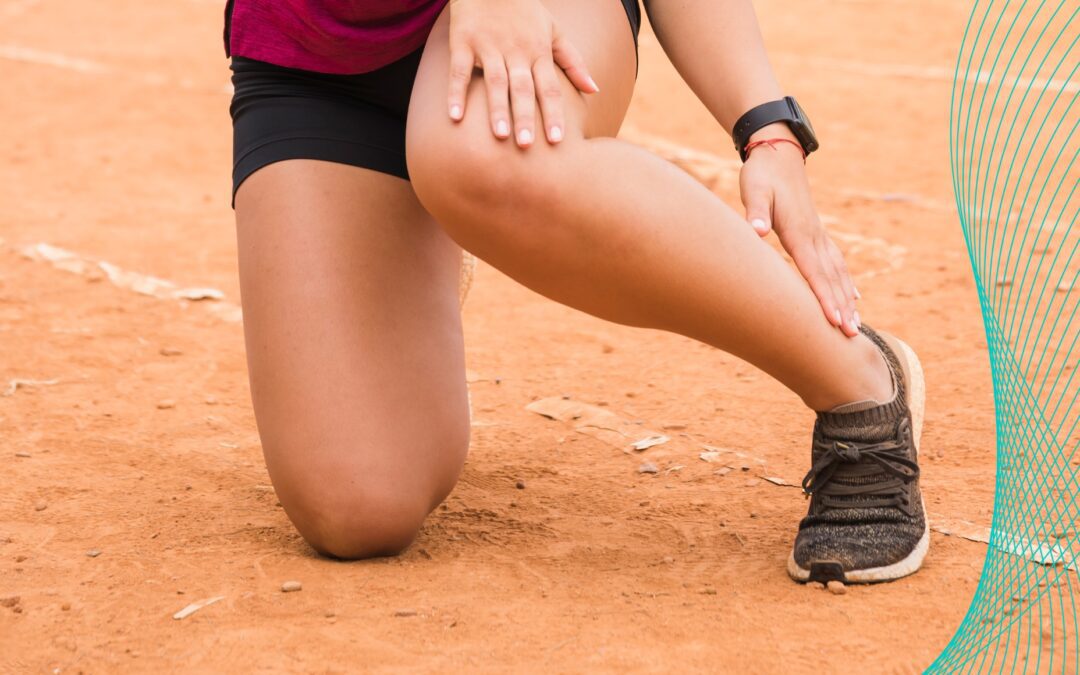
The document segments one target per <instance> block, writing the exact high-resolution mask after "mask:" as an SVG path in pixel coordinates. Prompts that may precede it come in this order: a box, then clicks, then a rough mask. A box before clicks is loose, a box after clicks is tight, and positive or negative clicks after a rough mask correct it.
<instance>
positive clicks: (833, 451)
mask: <svg viewBox="0 0 1080 675" xmlns="http://www.w3.org/2000/svg"><path fill="white" fill-rule="evenodd" d="M862 332H863V333H864V334H865V335H866V336H867V337H868V338H870V339H871V340H872V341H873V342H874V343H875V344H876V345H877V346H878V348H879V349H880V350H881V353H882V354H883V355H884V356H885V360H886V362H888V364H889V368H890V369H891V371H892V374H893V383H894V389H895V392H896V396H895V398H894V399H893V400H892V401H890V402H889V403H886V404H884V405H873V404H872V403H871V404H870V407H866V406H862V409H859V408H860V406H859V405H858V404H854V405H853V406H845V407H843V408H841V409H839V410H836V411H831V412H826V413H818V416H817V422H816V423H815V424H814V440H813V450H812V467H811V469H810V471H809V473H807V474H806V477H805V478H803V483H802V486H803V490H804V491H805V492H806V494H807V496H809V497H810V513H809V514H808V515H807V516H806V517H805V518H803V520H802V522H801V523H799V534H798V535H797V536H796V537H795V546H794V548H793V549H792V552H791V557H790V558H789V559H788V574H789V575H791V578H792V579H794V580H796V581H820V582H823V583H826V582H829V581H833V580H836V581H842V582H845V583H873V582H878V581H891V580H893V579H899V578H900V577H905V576H907V575H909V574H912V573H914V572H915V571H916V570H918V569H919V567H920V566H921V565H922V561H923V558H925V557H926V552H927V551H928V550H929V548H930V528H929V523H928V522H927V519H926V511H925V508H924V505H923V499H922V491H921V490H920V489H919V464H918V444H919V437H920V435H921V434H922V422H923V408H924V406H925V400H926V389H925V383H924V381H923V373H922V366H920V365H919V359H918V357H917V356H915V352H913V351H912V350H911V348H910V347H908V346H907V345H906V344H904V343H903V342H901V341H900V340H898V339H896V338H895V337H892V336H887V337H882V336H881V335H879V334H878V333H876V332H875V331H873V330H871V329H870V328H869V327H868V326H863V327H862Z"/></svg>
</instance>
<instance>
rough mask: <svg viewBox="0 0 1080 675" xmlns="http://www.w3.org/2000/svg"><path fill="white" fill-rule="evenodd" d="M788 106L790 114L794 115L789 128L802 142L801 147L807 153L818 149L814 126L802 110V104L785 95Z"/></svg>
mask: <svg viewBox="0 0 1080 675" xmlns="http://www.w3.org/2000/svg"><path fill="white" fill-rule="evenodd" d="M786 98H787V102H788V107H789V108H790V109H791V115H792V117H794V119H793V120H792V124H791V130H792V131H793V132H794V133H795V135H796V136H798V137H799V142H800V143H802V146H803V149H804V150H806V153H807V154H810V153H811V152H813V151H815V150H817V149H818V140H817V134H815V133H814V126H813V125H812V124H810V118H809V117H807V116H806V113H805V112H803V109H802V106H800V105H799V102H798V101H796V100H795V99H794V98H792V97H791V96H787V97H786Z"/></svg>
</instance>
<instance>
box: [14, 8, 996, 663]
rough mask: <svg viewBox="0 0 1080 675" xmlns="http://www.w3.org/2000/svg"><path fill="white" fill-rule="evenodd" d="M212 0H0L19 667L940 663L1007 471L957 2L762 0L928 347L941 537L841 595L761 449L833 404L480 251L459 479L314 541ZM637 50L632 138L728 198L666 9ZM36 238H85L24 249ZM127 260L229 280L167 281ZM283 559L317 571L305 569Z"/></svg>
mask: <svg viewBox="0 0 1080 675" xmlns="http://www.w3.org/2000/svg"><path fill="white" fill-rule="evenodd" d="M222 4H223V3H222V2H218V1H217V0H212V1H211V0H171V1H170V2H135V1H134V0H108V1H107V2H95V3H75V2H61V1H60V0H0V82H2V83H3V94H2V95H0V120H2V121H3V122H2V126H0V240H2V244H0V345H2V348H0V376H2V377H0V389H3V390H4V391H3V392H2V393H3V394H4V395H3V396H0V598H2V599H4V602H3V603H2V604H0V672H4V673H22V672H87V673H103V672H172V671H184V672H208V671H219V672H255V671H257V672H273V671H292V672H298V671H304V672H357V671H370V672H394V671H402V670H409V671H416V672H583V671H588V672H665V671H666V672H679V671H682V672H688V671H698V672H701V671H719V672H785V673H791V672H856V671H860V672H896V673H902V672H905V673H906V672H915V671H917V670H921V669H922V668H924V667H925V666H927V665H928V664H929V663H930V662H931V660H932V659H933V658H934V657H935V656H936V655H937V654H938V653H939V651H940V650H941V649H942V647H943V646H944V645H945V643H946V642H947V641H948V639H949V638H950V636H951V635H952V633H953V631H954V629H955V627H956V626H957V625H958V624H959V622H960V620H961V619H962V617H963V615H964V612H965V610H966V609H967V606H968V603H969V601H970V599H971V597H972V594H973V592H974V590H975V587H976V583H977V580H978V577H979V573H980V569H981V565H982V560H983V556H984V555H985V553H986V546H985V545H984V544H982V543H978V542H975V541H971V540H968V539H965V538H962V537H959V536H949V535H945V534H943V533H942V532H940V531H939V529H945V530H949V531H951V532H957V531H961V532H965V533H968V534H973V535H977V534H978V533H979V532H980V531H981V532H982V533H983V534H985V528H987V527H988V526H989V524H990V513H991V506H992V498H993V469H994V435H993V400H992V397H991V382H990V377H989V369H988V362H987V356H986V344H985V341H984V337H983V333H982V325H981V321H980V318H979V312H978V307H977V303H976V293H975V289H974V286H973V283H972V276H971V272H970V270H969V267H968V264H967V259H966V253H965V250H964V246H963V240H962V238H961V232H960V228H959V226H958V223H957V219H956V216H955V212H954V208H953V206H952V201H951V200H952V193H951V188H950V182H949V181H950V178H949V173H948V148H947V124H948V101H949V93H950V90H951V77H952V68H953V65H954V63H955V56H956V54H955V52H956V49H957V48H958V45H959V43H960V38H961V34H962V31H963V28H964V24H965V22H966V20H967V15H968V12H969V9H970V3H969V2H966V1H961V0H948V1H943V0H844V1H838V0H805V1H803V2H798V3H791V2H786V1H784V0H766V1H763V2H760V3H758V6H759V12H760V15H761V20H762V24H763V27H764V31H765V34H766V39H767V42H768V44H769V46H770V48H771V50H772V52H773V54H774V63H775V66H776V68H777V70H778V71H779V73H780V76H781V80H782V82H784V83H785V85H786V86H787V87H788V88H789V89H790V90H791V91H792V93H794V94H796V95H798V96H799V97H800V98H801V99H802V100H803V103H804V105H805V107H806V108H807V110H808V111H809V112H810V113H811V115H812V116H813V119H814V122H815V126H816V127H817V130H818V133H819V135H820V136H821V137H822V139H823V150H822V151H821V152H820V154H817V155H815V156H814V157H813V158H812V161H811V162H810V170H811V175H812V180H813V183H814V186H815V192H816V196H817V200H818V205H819V207H820V211H821V212H822V214H823V215H824V216H825V218H826V222H828V223H829V226H830V229H831V231H832V232H833V233H834V234H835V236H836V238H837V240H838V243H839V244H840V246H841V247H842V248H843V249H844V250H845V251H846V252H847V254H848V260H849V265H850V266H851V267H852V268H853V271H854V272H855V274H856V278H857V283H858V285H859V287H860V290H861V291H862V293H863V296H864V299H863V300H862V302H861V313H862V316H863V317H864V318H865V319H866V320H867V321H868V322H869V323H871V324H873V325H875V326H878V327H881V328H885V329H887V330H890V331H893V332H896V333H898V334H899V335H901V336H903V337H904V339H906V340H907V341H908V342H909V343H910V344H911V345H912V346H913V347H914V348H915V349H916V350H917V351H918V352H919V353H920V355H921V357H922V359H923V363H924V366H925V368H926V372H927V380H928V382H927V385H928V395H929V407H928V411H927V418H926V431H925V434H924V436H923V443H922V453H923V454H922V456H923V485H924V491H925V492H926V494H927V508H928V510H929V514H930V517H931V520H932V523H933V525H934V526H935V527H936V528H939V529H936V530H935V532H934V534H933V540H932V549H931V554H930V557H929V559H928V561H927V563H926V566H925V568H924V569H923V571H922V572H921V573H919V574H918V575H916V576H915V577H912V578H909V579H906V580H902V581H899V582H897V583H893V584H889V585H884V586H877V587H858V588H855V587H852V588H849V589H848V591H847V593H846V594H845V595H833V594H831V593H829V592H826V591H821V590H814V589H810V588H805V587H801V586H798V585H796V584H794V583H792V582H791V581H789V580H788V578H787V576H786V574H785V571H784V562H785V560H786V558H787V555H788V551H789V547H790V544H791V541H792V539H793V537H794V534H795V528H796V524H797V522H798V519H799V518H800V517H801V516H802V515H803V514H804V513H805V508H806V502H805V501H804V500H803V498H802V496H801V494H800V492H799V490H798V489H796V488H793V487H790V486H783V485H777V484H776V483H774V482H770V481H769V480H765V478H766V477H768V478H773V479H781V480H780V481H778V482H785V481H786V482H789V483H793V484H797V483H798V482H799V481H800V480H801V478H802V476H803V474H804V473H805V471H806V469H807V468H808V466H807V464H808V460H809V435H810V424H811V422H812V416H811V415H810V414H809V413H808V412H807V411H805V410H804V409H803V408H802V406H801V404H800V402H799V401H798V400H797V399H796V398H795V397H794V396H793V395H791V394H789V393H788V392H787V391H786V390H784V389H783V388H782V387H780V386H779V385H777V384H775V383H774V382H772V381H770V380H769V379H767V378H766V377H765V376H763V375H761V374H760V373H758V372H756V371H755V370H754V369H752V368H751V367H749V366H747V365H745V364H742V363H740V362H738V361H736V360H734V359H733V358H730V357H727V356H725V355H724V354H722V353H719V352H717V351H715V350H713V349H711V348H706V347H703V346H701V345H698V344H695V343H693V342H691V341H690V340H687V339H684V338H681V337H677V336H672V335H667V334H662V333H658V332H652V331H642V330H634V329H629V328H623V327H619V326H615V325H611V324H608V323H604V322H602V321H600V320H597V319H593V318H591V317H589V316H586V315H584V314H581V313H578V312H575V311H572V310H569V309H566V308H563V307H561V306H558V305H556V304H554V303H552V302H549V301H547V300H544V299H543V298H541V297H539V296H538V295H535V294H533V293H532V292H530V291H528V290H526V289H524V288H522V287H520V286H518V285H517V284H515V283H513V282H511V281H510V280H508V279H507V278H505V277H503V276H501V275H500V274H499V273H498V272H496V271H495V270H493V269H491V268H490V267H487V266H484V265H483V264H481V265H480V266H479V268H478V270H477V274H476V280H475V283H474V285H473V288H472V292H471V295H470V296H469V298H468V301H467V303H466V305H465V308H464V316H465V328H466V341H467V348H468V362H469V363H468V366H469V379H470V381H471V384H470V388H471V392H472V402H473V441H472V450H471V454H470V457H469V460H468V463H467V465H466V467H465V472H464V475H463V478H462V480H461V483H460V484H459V486H458V487H457V489H456V490H455V491H454V493H453V494H452V495H451V496H450V498H449V499H448V500H447V502H446V503H445V504H444V505H443V506H442V507H440V508H439V509H438V510H436V512H435V513H434V514H432V516H431V518H430V519H429V521H428V523H427V525H426V527H425V528H424V530H423V532H422V534H421V536H420V538H419V539H418V541H417V542H416V543H415V544H414V545H413V546H412V547H411V548H410V549H409V550H408V551H407V552H406V553H405V554H404V555H402V556H400V557H398V558H394V559H383V560H375V561H369V562H356V563H340V562H332V561H329V560H325V559H320V558H319V557H317V556H316V555H315V554H314V553H313V552H312V551H311V550H310V549H309V548H308V547H307V545H306V544H305V543H304V542H303V540H302V539H301V538H300V537H299V535H298V534H297V533H296V532H295V531H294V529H293V528H292V526H291V525H290V523H289V521H288V520H287V518H286V516H285V514H284V512H283V511H282V510H281V508H280V507H279V506H277V500H276V498H275V496H274V492H273V489H272V488H271V486H270V483H269V478H268V477H267V474H266V470H265V468H264V466H263V461H262V457H261V452H260V447H259V439H258V436H257V434H256V430H255V421H254V417H253V414H252V411H251V406H250V400H249V394H248V387H247V380H246V370H245V364H244V355H243V341H242V329H241V325H240V323H239V322H238V321H237V316H236V314H235V312H234V311H233V307H234V305H235V304H236V303H238V301H239V291H238V284H237V273H236V266H235V241H234V232H233V223H232V212H231V211H230V209H229V202H228V190H229V169H230V161H231V160H230V128H229V119H228V114H227V106H228V102H229V92H228V88H227V84H228V70H227V64H226V61H225V59H224V56H223V53H222V49H221V44H220V43H221V25H220V21H221V13H222V12H221V10H222V6H221V5H222ZM641 48H642V65H641V72H640V78H639V85H638V90H637V94H636V98H635V100H634V104H633V107H632V109H631V112H630V114H629V118H628V120H627V123H626V128H625V130H624V135H625V136H626V138H627V139H628V140H631V141H634V142H638V143H641V144H643V145H646V146H649V147H652V148H653V149H655V150H657V151H658V152H660V153H661V154H665V155H666V156H668V157H670V158H672V159H674V160H677V162H678V163H680V164H682V165H683V166H684V168H686V169H687V170H689V171H691V172H692V173H694V174H695V175H696V176H698V177H699V178H700V179H701V180H703V181H705V182H707V183H708V184H710V185H711V186H712V187H713V189H714V190H715V191H716V192H717V193H718V194H720V195H721V196H722V197H723V198H724V199H726V200H727V201H728V202H729V203H731V204H733V205H736V204H737V188H736V186H737V173H736V172H737V163H736V156H735V153H734V151H733V150H732V148H731V147H730V143H729V141H728V139H727V137H726V135H724V133H723V131H722V130H721V129H720V128H719V127H718V126H717V125H716V124H715V123H714V122H713V121H712V120H711V118H710V117H709V116H708V115H707V113H706V112H705V110H704V109H703V108H702V107H701V106H700V105H699V104H698V103H697V102H696V100H695V99H694V98H693V97H692V95H691V94H690V92H689V91H688V90H687V89H686V88H685V86H684V85H683V84H682V82H681V81H680V80H679V78H678V76H677V74H676V73H675V71H674V70H673V69H672V68H671V66H670V65H669V64H668V63H667V61H666V59H665V58H664V56H663V53H662V52H661V50H660V48H659V45H658V44H657V43H656V40H655V38H653V37H652V35H651V33H649V31H648V30H647V29H646V30H645V31H644V32H643V35H642V41H641ZM740 208H741V207H740ZM41 243H44V244H47V245H49V246H52V247H58V248H60V249H63V250H64V251H68V252H71V253H72V254H74V256H75V257H70V258H65V257H64V254H63V253H58V252H57V251H56V250H54V249H51V248H48V247H47V246H46V247H41V246H37V247H36V248H33V249H28V248H27V247H34V246H35V245H37V244H41ZM98 261H105V262H106V263H107V265H105V266H104V267H103V266H101V265H98V264H97V263H98ZM109 265H113V266H115V268H114V267H109ZM124 272H132V273H137V274H139V275H150V276H152V277H156V278H159V279H163V280H168V281H169V282H171V283H173V284H175V285H176V288H182V289H184V288H210V289H217V290H220V291H221V293H222V295H223V298H222V299H216V300H215V299H205V300H178V299H174V298H172V297H170V294H171V293H172V292H173V291H175V290H176V288H173V287H171V286H168V285H161V284H158V285H154V282H147V281H146V279H145V278H142V277H138V276H126V275H125V274H124ZM752 282H753V280H752V279H747V283H752ZM148 283H150V286H147V284H148ZM140 290H142V291H143V292H142V293H140V292H139V291H140ZM147 292H150V294H147ZM733 292H737V291H735V290H734V289H733ZM563 396H565V397H568V399H569V400H568V401H567V402H572V403H581V404H587V405H591V406H596V407H598V408H600V409H603V410H606V411H608V412H610V413H611V414H612V415H614V416H617V418H618V419H615V418H610V419H609V421H610V422H612V424H618V425H622V426H621V427H620V428H624V429H626V428H630V429H632V428H634V427H638V428H640V429H642V430H651V431H657V432H661V433H663V434H666V435H667V436H669V437H670V439H671V440H669V441H668V442H667V443H664V444H662V445H657V446H654V447H652V448H649V449H647V450H644V451H643V452H624V448H621V447H618V446H617V445H614V444H612V443H610V442H608V440H607V439H605V438H601V437H597V435H594V434H593V433H585V431H588V430H576V429H575V428H574V426H573V423H572V422H561V421H555V420H551V419H548V418H545V417H543V416H541V415H538V414H536V413H535V412H532V411H529V410H526V406H527V405H529V404H530V403H532V402H533V401H534V400H539V399H546V398H549V397H563ZM558 400H562V399H558ZM357 414H363V412H362V411H357ZM600 435H601V436H602V435H603V434H600ZM358 442H360V443H362V439H358ZM624 445H625V444H624ZM705 446H711V447H705ZM703 452H714V453H717V454H714V455H706V458H707V459H711V460H713V461H706V460H705V459H702V458H701V454H702V453H703ZM737 453H741V455H740V454H737ZM644 462H650V463H652V464H654V465H655V466H656V468H657V469H658V473H655V474H647V473H639V472H638V469H639V466H641V465H642V464H643V463H644ZM725 467H731V470H726V469H725ZM744 467H745V470H744ZM88 553H98V555H96V556H92V555H88ZM291 580H296V581H300V582H302V584H303V590H302V591H300V592H293V593H283V592H282V591H281V585H282V583H283V582H286V581H291ZM16 596H17V600H13V599H12V598H15V597H16ZM212 598H221V599H220V600H218V601H217V602H216V603H214V604H211V605H208V606H206V607H203V608H202V609H200V610H199V611H197V612H195V613H194V614H191V615H190V616H187V617H186V618H183V619H180V620H176V619H174V618H173V615H174V614H175V613H176V612H178V611H179V610H181V609H182V608H184V607H185V606H187V605H189V604H191V603H194V602H198V601H202V600H208V599H212Z"/></svg>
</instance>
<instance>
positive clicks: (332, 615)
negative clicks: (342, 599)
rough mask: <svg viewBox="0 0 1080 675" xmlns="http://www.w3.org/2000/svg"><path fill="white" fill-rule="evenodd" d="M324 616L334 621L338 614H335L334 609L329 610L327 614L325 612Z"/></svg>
mask: <svg viewBox="0 0 1080 675" xmlns="http://www.w3.org/2000/svg"><path fill="white" fill-rule="evenodd" d="M323 616H325V617H326V618H327V619H332V618H334V617H335V616H337V612H335V611H334V610H332V609H328V610H326V611H325V612H323Z"/></svg>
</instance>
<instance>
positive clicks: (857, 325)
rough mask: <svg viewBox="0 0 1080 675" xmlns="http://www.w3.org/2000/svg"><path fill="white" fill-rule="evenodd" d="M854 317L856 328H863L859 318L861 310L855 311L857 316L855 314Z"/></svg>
mask: <svg viewBox="0 0 1080 675" xmlns="http://www.w3.org/2000/svg"><path fill="white" fill-rule="evenodd" d="M852 317H853V318H854V319H855V328H856V329H859V328H862V319H860V318H859V310H855V314H853V315H852Z"/></svg>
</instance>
